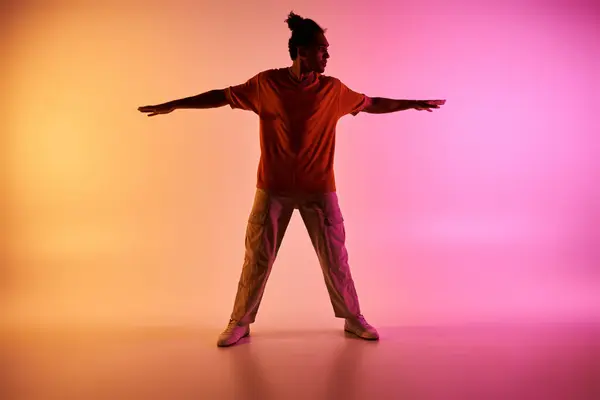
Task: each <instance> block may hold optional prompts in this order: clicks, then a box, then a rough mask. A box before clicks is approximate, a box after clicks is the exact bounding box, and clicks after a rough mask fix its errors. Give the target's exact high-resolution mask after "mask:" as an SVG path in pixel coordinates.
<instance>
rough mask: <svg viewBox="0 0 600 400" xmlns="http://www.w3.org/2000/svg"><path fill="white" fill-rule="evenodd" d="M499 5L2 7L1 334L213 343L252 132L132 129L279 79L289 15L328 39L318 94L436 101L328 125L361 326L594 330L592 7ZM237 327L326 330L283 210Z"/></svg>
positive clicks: (238, 245)
mask: <svg viewBox="0 0 600 400" xmlns="http://www.w3.org/2000/svg"><path fill="white" fill-rule="evenodd" d="M498 3H501V4H496V3H495V2H476V1H443V2H442V1H423V2H409V3H407V4H404V3H402V2H396V1H377V0H374V1H368V2H364V1H344V2H342V1H327V2H322V1H319V0H308V1H294V2H292V1H287V0H286V1H269V0H260V1H247V2H240V1H237V0H236V1H232V0H223V1H219V2H208V1H205V2H192V1H189V2H173V3H171V4H169V5H166V2H146V1H144V2H138V1H114V2H101V3H99V2H92V1H89V2H70V1H43V2H42V1H38V2H34V1H23V2H15V3H14V4H12V5H11V4H8V5H5V6H4V10H3V12H2V14H3V17H2V19H3V20H2V24H1V25H2V26H3V27H2V59H3V62H2V68H3V70H4V73H3V81H4V82H3V83H4V85H3V87H4V89H3V93H4V95H3V96H2V99H1V100H0V101H1V102H2V110H3V116H2V119H1V121H2V125H5V126H6V127H7V129H2V132H3V135H2V142H3V143H2V146H1V148H2V151H3V153H4V154H3V158H2V159H3V161H4V162H3V164H4V167H3V172H4V173H3V186H4V189H5V191H4V193H5V194H4V195H3V196H2V197H3V201H4V202H5V203H6V204H5V205H3V210H5V214H6V215H5V216H4V221H5V223H4V224H3V225H4V226H5V228H6V229H5V232H6V235H5V240H4V244H5V246H4V248H5V250H6V251H5V255H6V257H5V258H4V259H5V261H6V262H5V263H4V267H3V270H4V273H3V275H4V276H3V282H4V287H3V290H2V291H3V292H4V293H5V296H7V299H6V300H7V301H5V302H4V304H5V305H6V306H7V311H8V313H7V314H6V315H8V316H9V318H8V319H6V320H5V322H9V323H11V324H127V325H130V324H131V325H202V326H211V327H213V326H214V327H221V326H223V325H224V324H225V323H226V322H227V320H228V318H229V314H230V311H231V306H232V303H233V297H234V295H235V290H236V287H237V280H238V277H239V274H240V270H241V265H242V260H243V251H244V247H243V245H244V231H245V227H246V219H247V216H248V213H249V211H250V207H251V205H252V198H253V194H254V185H255V182H256V166H257V162H258V157H259V148H258V120H257V118H256V116H255V115H253V114H252V113H248V112H242V111H238V110H236V111H233V110H231V109H230V108H229V107H224V108H220V109H214V110H182V111H176V112H174V113H172V114H170V115H166V116H158V117H153V118H147V117H145V116H144V115H142V114H141V113H139V112H138V111H137V110H136V108H137V107H138V106H141V105H147V104H156V103H161V102H164V101H168V100H172V99H176V98H181V97H187V96H190V95H194V94H198V93H201V92H204V91H207V90H210V89H217V88H223V87H226V86H228V85H234V84H238V83H241V82H243V81H245V80H246V79H248V78H250V77H251V76H252V75H254V74H255V73H257V72H259V71H261V70H264V69H268V68H275V67H284V66H287V65H289V64H290V63H291V61H290V59H289V56H288V53H287V40H288V38H289V30H288V29H287V26H286V25H285V24H284V22H283V21H284V19H285V17H286V16H287V13H289V11H290V10H292V9H293V10H294V11H295V12H297V13H299V14H300V15H302V16H305V17H309V18H313V19H315V20H316V21H317V22H318V23H320V24H321V25H322V26H323V27H325V28H327V29H328V30H327V37H328V40H329V42H330V44H331V48H330V50H331V60H330V63H329V65H328V69H327V71H326V73H327V74H329V75H333V76H336V77H338V78H340V79H341V80H342V81H343V82H344V83H345V84H347V85H348V86H349V87H351V88H353V89H354V90H356V91H360V92H363V93H366V94H367V95H370V96H383V97H394V98H407V99H412V98H420V99H432V98H433V99H437V98H444V99H447V100H448V101H447V104H446V105H445V106H444V107H443V108H442V109H441V110H437V111H435V112H434V113H425V112H417V111H414V110H411V111H405V112H400V113H395V114H388V115H368V114H359V115H358V116H357V117H351V116H348V117H344V118H343V119H342V120H340V122H339V124H338V139H337V155H336V177H337V182H338V195H339V197H340V203H341V207H342V211H343V213H344V216H345V223H346V231H347V235H348V242H347V245H348V250H349V254H350V263H351V268H352V271H353V275H354V278H355V281H356V285H357V289H358V293H359V297H360V299H361V303H362V308H363V311H364V313H365V315H366V316H367V318H368V319H369V321H370V322H371V323H373V324H374V325H375V326H399V325H416V324H436V323H462V322H467V321H484V322H485V321H498V320H501V321H505V320H510V321H522V320H526V321H548V320H554V321H556V320H559V321H580V320H589V319H594V318H597V317H598V310H599V304H600V302H599V297H600V290H599V286H600V250H599V249H598V246H599V245H600V229H599V228H598V225H599V224H600V185H598V182H599V175H600V174H599V161H598V160H599V155H600V154H599V153H600V151H599V150H600V146H599V144H600V138H599V136H598V133H600V132H599V131H600V130H599V122H598V121H599V118H598V111H597V106H596V104H595V100H596V99H595V97H594V96H595V95H597V94H598V93H599V92H600V84H599V81H600V78H599V74H598V71H600V46H599V43H598V38H599V37H600V31H599V28H598V26H599V25H598V21H599V15H600V12H599V10H600V7H599V6H598V5H597V3H596V2H594V1H591V0H590V1H514V0H513V1H509V2H498ZM257 322H258V323H262V324H264V325H263V326H265V325H279V324H287V325H293V326H298V327H304V326H328V325H330V326H334V325H335V326H337V325H338V324H339V321H337V320H335V319H334V318H333V312H332V309H331V305H330V303H329V299H328V296H327V292H326V290H325V285H324V283H323V279H322V276H321V272H320V269H319V265H318V262H317V258H316V255H315V253H314V251H313V249H312V247H311V244H310V241H309V238H308V235H307V233H306V231H305V228H304V226H303V225H302V221H301V219H300V218H299V215H298V214H297V213H296V214H295V215H294V217H293V218H292V222H291V225H290V228H289V230H288V233H287V235H286V237H285V239H284V242H283V246H282V248H281V251H280V254H279V257H278V259H277V261H276V263H275V267H274V271H273V274H272V275H271V279H270V281H269V284H268V285H267V291H266V294H265V297H264V299H263V305H262V307H261V310H260V312H259V315H258V320H257Z"/></svg>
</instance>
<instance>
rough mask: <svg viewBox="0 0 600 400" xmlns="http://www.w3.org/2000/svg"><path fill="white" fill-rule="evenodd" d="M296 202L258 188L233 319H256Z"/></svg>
mask: <svg viewBox="0 0 600 400" xmlns="http://www.w3.org/2000/svg"><path fill="white" fill-rule="evenodd" d="M293 211H294V207H293V204H290V203H289V202H287V201H285V200H284V199H282V198H279V197H276V196H272V195H270V194H269V193H267V192H265V191H264V190H260V189H257V191H256V195H255V197H254V205H253V206H252V211H251V213H250V217H249V219H248V225H247V228H246V240H245V242H246V253H245V256H244V266H243V269H242V273H241V276H240V280H239V283H238V290H237V294H236V298H235V303H234V307H233V312H232V314H231V319H232V320H235V321H237V323H238V324H239V325H247V324H250V323H252V322H254V320H255V318H256V313H257V312H258V307H259V305H260V302H261V300H262V297H263V293H264V290H265V286H266V284H267V280H268V278H269V275H270V273H271V267H272V266H273V263H274V262H275V257H276V256H277V252H278V251H279V247H280V246H281V242H282V240H283V236H284V234H285V231H286V229H287V227H288V224H289V222H290V219H291V217H292V213H293Z"/></svg>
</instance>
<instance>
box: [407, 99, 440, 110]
mask: <svg viewBox="0 0 600 400" xmlns="http://www.w3.org/2000/svg"><path fill="white" fill-rule="evenodd" d="M444 104H446V100H416V101H415V105H414V107H413V108H414V109H415V110H418V111H429V112H432V111H433V110H432V109H433V108H440V106H443V105H444Z"/></svg>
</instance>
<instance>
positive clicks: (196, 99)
mask: <svg viewBox="0 0 600 400" xmlns="http://www.w3.org/2000/svg"><path fill="white" fill-rule="evenodd" d="M227 103H228V102H227V97H226V95H225V90H224V89H216V90H210V91H208V92H204V93H201V94H199V95H196V96H191V97H186V98H183V99H178V100H173V101H169V102H167V103H162V104H157V105H153V106H143V107H138V110H139V111H141V112H143V113H148V116H149V117H152V116H154V115H158V114H168V113H170V112H171V111H174V110H176V109H178V108H180V109H181V108H217V107H223V106H224V105H226V104H227Z"/></svg>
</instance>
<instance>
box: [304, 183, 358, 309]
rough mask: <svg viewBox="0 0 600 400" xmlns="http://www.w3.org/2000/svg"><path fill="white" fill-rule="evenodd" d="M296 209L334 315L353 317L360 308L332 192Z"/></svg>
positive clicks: (338, 211) (337, 209)
mask: <svg viewBox="0 0 600 400" xmlns="http://www.w3.org/2000/svg"><path fill="white" fill-rule="evenodd" d="M299 209H300V215H301V216H302V220H303V221H304V225H305V226H306V229H307V231H308V234H309V236H310V239H311V242H312V244H313V247H314V248H315V251H316V252H317V256H318V258H319V263H320V264H321V269H322V270H323V276H324V278H325V285H326V286H327V291H328V292H329V298H330V300H331V304H332V305H333V310H334V313H335V316H336V317H338V318H356V317H357V316H358V315H360V305H359V302H358V296H357V294H356V289H355V287H354V281H353V279H352V275H351V273H350V266H349V265H348V252H347V250H346V244H345V242H346V231H345V228H344V218H343V216H342V212H341V210H340V207H339V203H338V198H337V195H336V193H334V192H333V193H327V194H325V195H322V196H318V197H317V198H315V199H311V200H309V201H307V202H304V203H302V204H301V205H300V206H299Z"/></svg>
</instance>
